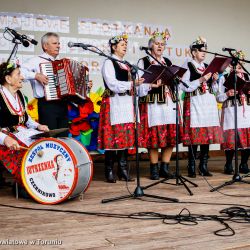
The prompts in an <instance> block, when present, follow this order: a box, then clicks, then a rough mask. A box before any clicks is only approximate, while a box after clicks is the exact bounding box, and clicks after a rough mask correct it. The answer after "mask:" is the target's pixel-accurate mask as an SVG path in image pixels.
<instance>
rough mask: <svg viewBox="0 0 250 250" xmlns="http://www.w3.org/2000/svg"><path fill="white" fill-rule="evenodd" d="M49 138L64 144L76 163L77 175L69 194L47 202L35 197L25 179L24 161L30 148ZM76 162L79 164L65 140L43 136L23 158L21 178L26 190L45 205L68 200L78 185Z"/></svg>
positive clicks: (76, 172) (76, 171) (76, 174)
mask: <svg viewBox="0 0 250 250" xmlns="http://www.w3.org/2000/svg"><path fill="white" fill-rule="evenodd" d="M48 140H51V141H56V142H58V141H59V142H60V143H62V146H64V147H65V148H66V149H67V151H68V153H69V154H70V156H71V158H72V161H73V164H74V169H75V176H74V181H73V183H72V187H71V189H70V190H69V192H68V193H67V195H66V196H65V197H63V198H62V199H60V200H57V201H54V202H46V201H41V200H39V199H38V198H37V197H35V195H34V193H33V192H32V191H31V189H30V188H29V186H28V184H27V182H26V179H25V169H24V168H25V166H24V163H25V161H26V158H27V155H28V153H29V151H30V149H31V148H32V147H33V146H35V145H36V144H38V143H40V142H42V141H48ZM76 164H77V160H76V157H75V155H74V153H73V151H72V150H71V148H70V147H69V146H68V145H67V144H66V143H65V142H63V141H61V140H60V139H57V138H53V137H51V138H42V139H39V140H37V141H35V142H34V143H32V144H31V145H30V147H29V150H27V152H26V153H25V155H24V156H23V159H22V167H21V179H22V183H23V185H24V187H25V190H26V191H27V192H28V194H29V195H30V196H31V197H32V198H33V199H34V200H35V201H37V202H38V203H41V204H44V205H54V204H59V203H61V202H63V201H65V200H67V199H68V198H69V196H70V195H71V194H72V192H73V191H74V189H75V187H76V183H77V179H78V168H77V167H76Z"/></svg>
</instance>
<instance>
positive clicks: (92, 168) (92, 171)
mask: <svg viewBox="0 0 250 250" xmlns="http://www.w3.org/2000/svg"><path fill="white" fill-rule="evenodd" d="M70 139H73V140H74V141H76V142H77V143H78V144H79V145H80V146H81V147H82V148H83V149H84V151H85V153H87V155H88V157H89V159H90V162H91V175H90V177H89V183H88V185H87V187H86V188H85V189H84V190H83V193H85V192H86V191H87V189H88V188H89V186H90V182H91V181H92V179H93V175H94V165H93V161H92V157H91V155H90V153H89V151H88V150H87V149H86V148H85V147H84V145H83V144H81V143H80V142H79V141H77V140H76V139H74V138H70Z"/></svg>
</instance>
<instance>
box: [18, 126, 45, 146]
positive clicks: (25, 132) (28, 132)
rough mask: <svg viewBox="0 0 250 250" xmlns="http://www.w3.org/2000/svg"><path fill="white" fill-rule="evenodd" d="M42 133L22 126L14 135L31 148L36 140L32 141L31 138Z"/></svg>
mask: <svg viewBox="0 0 250 250" xmlns="http://www.w3.org/2000/svg"><path fill="white" fill-rule="evenodd" d="M40 133H42V132H41V131H38V130H36V129H32V128H25V127H22V126H18V127H17V132H15V133H14V136H15V137H16V138H17V139H18V140H19V141H21V142H22V143H24V144H25V145H26V146H28V147H29V146H30V145H31V144H32V143H33V142H34V141H35V140H33V139H31V136H33V135H37V134H40Z"/></svg>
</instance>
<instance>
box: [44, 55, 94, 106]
mask: <svg viewBox="0 0 250 250" xmlns="http://www.w3.org/2000/svg"><path fill="white" fill-rule="evenodd" d="M40 70H41V73H42V74H44V75H46V76H47V77H48V78H49V82H48V84H47V85H44V92H45V98H46V100H47V101H52V100H59V99H68V100H70V101H73V102H81V101H83V100H85V99H86V98H87V92H88V82H89V70H88V67H86V66H84V65H83V64H81V63H79V62H77V61H75V60H71V59H67V58H64V59H61V60H55V61H51V62H45V63H40Z"/></svg>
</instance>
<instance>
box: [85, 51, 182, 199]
mask: <svg viewBox="0 0 250 250" xmlns="http://www.w3.org/2000/svg"><path fill="white" fill-rule="evenodd" d="M82 48H83V49H85V50H89V51H91V52H93V53H96V54H98V55H99V56H104V57H106V58H108V59H110V60H112V61H116V62H120V63H123V64H126V65H128V66H129V67H130V69H131V76H132V81H133V92H134V113H135V149H136V180H137V182H136V188H135V191H134V192H133V193H131V194H129V195H123V196H119V197H114V198H109V199H103V200H102V203H108V202H112V201H118V200H123V199H127V198H138V197H143V196H146V197H150V198H155V199H161V200H167V201H171V202H179V200H178V199H175V198H168V197H162V196H157V195H150V194H145V193H144V191H143V188H142V187H141V185H140V167H139V154H138V105H137V96H136V83H135V80H136V74H137V72H138V70H141V71H144V72H147V73H151V72H149V71H147V70H144V69H141V68H139V67H138V66H136V65H133V64H130V63H129V62H128V61H122V60H118V59H116V58H114V57H112V56H109V55H106V54H104V53H103V52H102V51H101V50H100V49H98V48H97V47H95V46H93V48H95V49H96V50H93V49H90V48H88V47H87V46H82Z"/></svg>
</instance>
